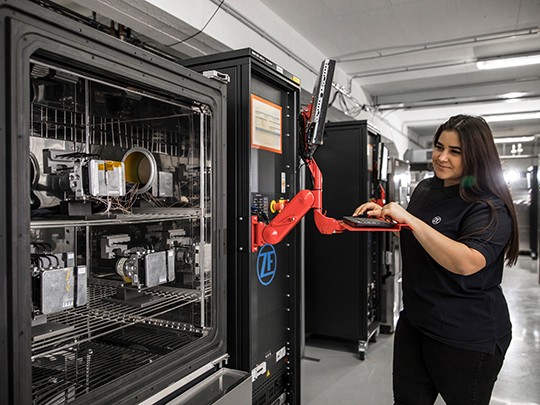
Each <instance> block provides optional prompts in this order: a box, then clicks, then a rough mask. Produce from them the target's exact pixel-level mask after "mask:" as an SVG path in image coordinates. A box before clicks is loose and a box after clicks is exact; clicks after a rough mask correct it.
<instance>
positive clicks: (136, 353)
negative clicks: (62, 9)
mask: <svg viewBox="0 0 540 405" xmlns="http://www.w3.org/2000/svg"><path fill="white" fill-rule="evenodd" d="M0 24H1V26H2V30H1V34H0V41H1V43H2V48H3V49H4V50H5V53H4V55H5V58H4V59H3V61H2V64H1V66H0V71H1V73H2V80H1V82H0V94H1V99H0V107H1V109H2V114H1V117H0V120H1V121H0V156H1V159H2V164H3V168H4V169H3V170H2V171H1V176H2V178H1V181H0V184H1V186H0V187H2V190H1V191H2V195H3V197H2V199H1V200H0V201H1V202H0V214H1V217H2V220H1V221H0V222H1V225H0V240H1V246H0V249H1V251H2V255H1V261H2V263H1V265H0V268H1V270H0V275H1V283H0V308H2V309H1V316H0V319H1V320H0V326H1V328H0V330H1V332H0V333H1V336H0V358H2V359H4V360H3V362H4V367H3V370H2V373H0V402H1V403H18V404H28V403H33V404H65V403H77V404H78V403H96V404H98V403H107V404H110V403H115V404H123V403H137V402H141V401H143V400H145V399H146V398H148V397H150V396H152V397H153V398H157V397H155V395H158V397H159V392H163V390H166V389H169V390H170V387H172V386H174V387H175V389H176V390H177V392H181V391H182V390H183V389H186V387H187V386H190V385H193V384H195V383H197V382H198V381H199V380H201V379H203V377H206V376H209V375H211V374H212V373H214V372H216V371H217V370H218V369H220V368H221V367H222V366H223V365H224V363H225V361H226V359H227V357H228V355H227V351H226V350H227V347H226V333H225V332H226V319H225V314H226V309H225V308H226V302H225V300H226V285H225V280H226V278H225V273H226V266H227V264H226V240H225V229H226V215H225V214H226V201H227V198H226V180H227V179H226V176H225V173H226V170H225V161H226V156H225V150H226V144H225V139H224V137H223V136H222V134H223V130H224V126H225V122H226V118H225V100H226V98H225V90H224V86H223V85H222V84H219V83H217V82H213V81H210V80H208V79H206V78H204V77H202V76H201V75H198V74H196V73H194V72H192V71H190V70H188V69H186V68H184V67H182V66H180V65H178V64H175V63H172V62H170V61H167V60H165V59H162V58H160V57H158V56H156V55H153V54H151V53H148V52H146V51H144V50H142V49H140V48H137V47H134V46H132V45H130V44H127V43H125V42H122V41H120V40H118V39H116V38H114V37H111V36H110V35H107V34H105V33H103V32H100V31H98V30H96V29H95V28H94V27H91V26H88V25H85V24H82V23H81V22H80V21H74V20H72V19H69V18H66V17H65V16H62V15H60V14H59V13H57V12H55V11H52V10H49V9H47V8H43V7H39V6H37V5H35V4H32V3H30V2H12V1H6V2H3V3H2V4H1V8H0ZM245 376H246V373H243V376H242V377H239V379H241V378H243V379H244V380H245ZM179 381H181V382H182V381H183V382H184V383H185V384H184V385H185V386H182V385H178V382H179ZM175 384H176V385H175ZM229 385H230V384H229ZM232 385H234V384H232ZM167 395H169V396H174V395H176V394H175V393H173V392H168V393H167Z"/></svg>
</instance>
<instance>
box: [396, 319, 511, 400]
mask: <svg viewBox="0 0 540 405" xmlns="http://www.w3.org/2000/svg"><path fill="white" fill-rule="evenodd" d="M505 351H506V350H505ZM504 354H505V353H503V352H502V350H501V349H499V348H496V350H495V353H494V354H489V353H482V352H476V351H472V350H465V349H459V348H456V347H453V346H449V345H447V344H444V343H441V342H438V341H436V340H434V339H431V338H430V337H428V336H426V335H425V334H423V333H422V332H420V331H419V330H418V329H416V328H415V327H414V326H412V325H411V324H410V323H409V322H408V321H407V320H406V319H404V318H403V317H402V318H400V319H399V321H398V324H397V327H396V332H395V336H394V362H393V386H394V404H395V405H433V403H434V402H435V399H436V398H437V395H438V394H440V395H441V397H442V398H443V400H444V401H445V402H446V404H447V405H488V404H489V400H490V398H491V393H492V391H493V386H494V385H495V381H496V380H497V375H498V374H499V371H500V370H501V367H502V364H503V361H504Z"/></svg>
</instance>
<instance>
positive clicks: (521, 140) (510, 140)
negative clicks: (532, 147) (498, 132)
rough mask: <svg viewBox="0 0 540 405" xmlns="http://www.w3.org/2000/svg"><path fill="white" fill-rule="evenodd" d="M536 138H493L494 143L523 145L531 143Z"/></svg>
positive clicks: (532, 136)
mask: <svg viewBox="0 0 540 405" xmlns="http://www.w3.org/2000/svg"><path fill="white" fill-rule="evenodd" d="M535 138H536V136H534V135H531V136H509V137H507V138H493V140H494V141H495V143H525V142H532V141H534V139H535Z"/></svg>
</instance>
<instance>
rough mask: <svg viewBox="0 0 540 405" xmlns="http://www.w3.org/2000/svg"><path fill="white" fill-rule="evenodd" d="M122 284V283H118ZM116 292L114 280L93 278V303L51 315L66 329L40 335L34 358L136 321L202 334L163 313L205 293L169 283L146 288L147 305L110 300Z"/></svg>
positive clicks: (52, 318)
mask: <svg viewBox="0 0 540 405" xmlns="http://www.w3.org/2000/svg"><path fill="white" fill-rule="evenodd" d="M116 285H118V284H116ZM115 292H116V286H115V284H114V283H113V282H108V281H102V280H98V281H97V282H96V281H92V282H91V283H90V285H89V287H88V294H89V297H90V299H89V303H88V305H86V306H85V307H82V308H75V309H72V310H67V311H63V312H59V313H57V314H53V315H50V316H48V319H47V322H51V323H54V324H61V325H65V326H67V327H68V328H67V329H66V330H65V331H63V332H62V333H58V334H55V335H52V336H50V337H43V338H42V337H37V338H35V339H34V342H33V344H32V359H33V360H36V359H39V358H42V357H46V356H49V355H53V354H54V353H56V352H58V351H61V350H72V348H73V347H74V346H78V345H80V344H82V343H85V342H89V341H94V340H99V339H105V337H106V336H107V335H111V334H113V333H115V332H118V331H120V330H122V329H125V328H128V327H130V326H133V325H148V326H153V327H159V328H163V329H168V330H171V331H174V333H185V334H190V335H192V336H194V337H195V338H197V337H202V336H203V335H204V334H205V332H204V330H203V328H201V327H197V326H195V325H192V324H188V323H184V322H180V321H174V320H168V319H163V318H162V316H163V315H164V314H167V313H169V312H172V311H174V310H177V309H179V308H181V307H184V306H186V305H189V304H193V303H200V301H201V293H200V292H199V291H196V290H189V289H182V288H174V287H167V286H160V287H154V288H151V289H148V290H144V291H143V292H142V294H144V295H146V296H148V297H149V298H160V299H157V300H155V301H150V303H149V304H148V305H145V306H144V307H131V306H129V305H126V304H119V303H115V302H111V301H108V299H109V298H110V297H112V296H113V295H114V294H115Z"/></svg>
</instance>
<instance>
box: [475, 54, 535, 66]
mask: <svg viewBox="0 0 540 405" xmlns="http://www.w3.org/2000/svg"><path fill="white" fill-rule="evenodd" d="M538 63H540V54H535V55H522V56H513V57H507V58H497V59H486V60H479V61H478V62H476V67H477V68H478V69H500V68H507V67H516V66H526V65H535V64H538Z"/></svg>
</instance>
